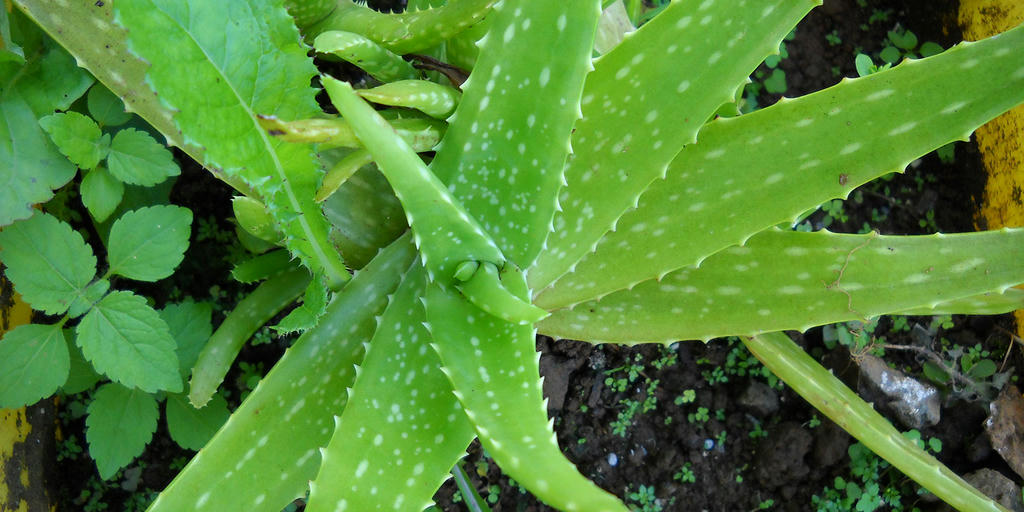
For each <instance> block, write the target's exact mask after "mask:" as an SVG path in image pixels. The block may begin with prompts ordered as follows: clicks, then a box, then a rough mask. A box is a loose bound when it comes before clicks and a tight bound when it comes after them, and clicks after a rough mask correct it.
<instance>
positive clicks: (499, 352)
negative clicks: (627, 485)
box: [425, 275, 628, 512]
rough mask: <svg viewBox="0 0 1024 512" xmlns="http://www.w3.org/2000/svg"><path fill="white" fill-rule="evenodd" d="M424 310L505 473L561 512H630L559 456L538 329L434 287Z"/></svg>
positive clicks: (461, 395)
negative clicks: (542, 371)
mask: <svg viewBox="0 0 1024 512" xmlns="http://www.w3.org/2000/svg"><path fill="white" fill-rule="evenodd" d="M515 277H518V282H515V284H516V285H518V286H517V287H516V290H515V291H516V293H519V294H521V295H522V296H525V295H526V294H527V293H528V292H527V289H526V282H525V278H523V277H522V276H521V275H518V276H515ZM514 281H516V280H515V279H514V278H513V279H509V283H510V284H511V283H513V282H514ZM425 304H426V312H427V321H428V323H429V329H430V333H431V335H432V336H433V338H434V345H433V346H434V348H435V350H437V353H438V354H439V355H440V357H441V362H442V364H443V366H444V372H445V375H447V376H448V378H449V379H451V382H452V387H453V388H454V393H455V396H456V397H457V398H458V399H459V401H460V402H461V403H462V407H463V408H464V409H465V410H466V415H467V416H468V417H469V420H470V422H472V423H473V426H474V427H475V428H476V432H477V436H479V438H480V442H481V443H483V446H484V448H485V449H486V450H487V452H488V453H489V454H490V455H491V457H493V458H494V461H495V462H497V463H498V465H499V466H501V470H502V472H504V473H505V474H506V475H509V476H510V477H511V478H514V479H515V481H516V482H518V483H519V484H521V485H522V486H524V487H526V488H527V489H528V490H529V491H530V492H531V493H533V494H534V495H536V496H537V497H538V498H540V499H541V500H543V501H544V502H545V503H547V504H549V505H551V506H553V507H556V508H559V509H562V510H586V511H622V512H625V511H626V510H628V509H627V508H626V506H625V505H623V504H622V503H620V502H619V500H618V499H617V498H615V497H614V496H612V495H610V494H608V493H607V492H605V491H603V490H601V488H599V487H597V485H595V484H594V483H593V482H591V481H590V480H587V478H586V477H584V476H583V475H581V474H580V473H579V472H578V471H577V470H576V468H575V467H574V466H573V465H572V463H571V462H569V460H568V459H566V458H565V456H564V455H562V452H561V451H560V450H559V448H558V443H557V441H556V438H555V433H554V431H553V430H552V427H551V424H550V423H549V422H548V417H547V410H546V406H545V404H546V401H545V400H544V397H543V394H542V392H541V379H540V373H539V371H540V370H539V366H538V365H539V361H540V355H539V354H538V353H537V351H536V345H535V343H536V330H535V329H534V328H533V327H532V326H528V325H514V324H511V323H508V322H504V321H502V320H501V319H499V318H497V317H495V316H492V315H489V314H487V313H484V312H483V311H482V310H480V309H479V308H477V307H476V306H475V305H473V304H471V303H470V302H468V301H467V300H466V299H465V298H463V297H461V296H460V295H459V293H458V292H456V291H455V290H452V289H444V288H442V287H441V286H439V285H437V284H431V285H430V286H428V288H427V294H426V301H425Z"/></svg>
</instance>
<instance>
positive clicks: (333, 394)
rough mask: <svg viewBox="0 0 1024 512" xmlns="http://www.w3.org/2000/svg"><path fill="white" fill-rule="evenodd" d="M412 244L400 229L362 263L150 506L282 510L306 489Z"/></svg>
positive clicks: (156, 509) (168, 511) (165, 511)
mask: <svg viewBox="0 0 1024 512" xmlns="http://www.w3.org/2000/svg"><path fill="white" fill-rule="evenodd" d="M414 254H415V253H414V250H413V246H412V244H411V243H409V240H408V239H407V238H406V239H401V240H399V241H397V242H396V243H394V244H392V245H391V246H389V247H388V248H387V249H385V250H384V251H383V252H382V253H381V254H380V256H379V257H378V258H377V259H375V260H374V261H373V262H372V263H371V264H369V265H367V267H366V268H365V269H364V270H363V271H361V272H359V273H358V274H357V275H356V277H355V278H353V280H352V282H350V283H349V284H348V285H347V286H346V287H345V288H344V289H343V290H342V291H341V292H340V293H338V294H337V295H336V296H335V298H334V300H333V301H332V302H331V304H330V305H329V306H328V308H327V313H326V314H325V315H324V317H323V318H322V319H321V321H320V323H319V324H317V326H316V327H315V328H313V329H311V330H309V331H306V333H304V334H303V335H302V336H301V337H300V338H299V339H298V340H297V341H296V342H295V344H294V345H293V346H292V347H291V348H290V349H288V351H287V352H285V354H284V356H283V357H282V358H281V360H280V361H278V363H277V364H276V365H275V366H274V368H273V369H271V371H270V373H268V374H267V376H266V377H264V378H263V380H262V381H261V382H260V384H259V385H258V386H257V387H256V389H255V390H253V392H252V393H251V394H250V395H249V397H248V398H246V400H245V402H243V403H242V405H241V406H239V408H238V409H237V410H235V412H234V414H232V416H231V418H230V419H228V421H227V423H226V424H225V425H224V426H223V427H222V428H221V429H220V431H219V432H217V434H216V435H215V436H214V437H213V439H211V440H210V442H209V443H207V444H206V446H205V447H204V448H203V449H202V450H201V451H200V452H199V454H198V455H196V457H195V458H193V459H192V461H191V462H189V464H188V465H187V466H185V469H184V470H182V472H181V473H179V474H178V476H177V477H176V478H175V479H174V481H172V482H171V483H170V485H168V487H167V488H166V489H164V491H163V492H162V493H161V494H160V496H159V497H157V499H156V501H154V502H153V505H152V506H150V508H149V512H179V511H182V510H193V511H196V512H201V511H207V510H210V511H223V510H246V511H251V512H279V511H280V510H281V509H283V508H284V507H285V506H286V505H288V503H290V502H291V501H292V500H294V499H295V498H297V497H300V496H302V495H303V494H304V493H305V491H306V489H307V485H308V482H309V481H310V480H312V479H313V477H314V476H315V475H316V472H317V468H318V467H319V466H320V457H319V454H318V453H317V448H318V447H321V446H324V445H326V444H327V442H328V441H329V440H330V434H331V430H332V425H331V419H332V417H333V416H334V415H337V414H339V413H341V411H342V410H343V408H344V406H345V402H346V395H345V389H346V388H347V387H349V386H351V385H352V382H353V380H354V379H355V372H354V365H355V364H356V363H357V362H358V361H359V359H360V358H361V356H362V345H363V343H365V342H366V341H368V340H369V339H370V336H371V335H372V334H373V332H374V330H375V329H376V322H375V318H376V316H377V315H378V314H379V313H380V312H381V311H382V310H383V309H384V306H385V305H386V304H387V298H386V296H387V294H389V293H391V292H392V290H394V289H395V287H396V286H398V281H399V279H400V276H401V272H402V270H403V269H405V268H408V266H409V264H410V262H411V261H412V259H413V257H414Z"/></svg>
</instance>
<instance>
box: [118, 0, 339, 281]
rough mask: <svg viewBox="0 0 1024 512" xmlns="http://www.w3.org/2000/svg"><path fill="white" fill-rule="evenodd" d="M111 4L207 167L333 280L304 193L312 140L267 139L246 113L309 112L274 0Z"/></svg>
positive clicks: (296, 48)
mask: <svg viewBox="0 0 1024 512" xmlns="http://www.w3.org/2000/svg"><path fill="white" fill-rule="evenodd" d="M116 10H117V18H118V21H119V23H120V24H121V25H123V26H125V27H128V28H129V36H130V45H131V48H132V51H133V52H135V53H136V54H138V55H139V56H140V57H142V58H144V59H146V60H147V61H149V62H150V64H151V66H150V67H149V69H148V71H147V74H146V80H147V82H148V83H149V84H150V85H151V86H152V87H153V89H154V90H155V91H156V93H157V94H158V95H159V96H160V98H161V100H162V101H164V102H165V103H166V104H167V105H169V106H171V107H173V108H175V109H177V110H178V112H177V114H176V115H175V116H174V121H175V124H176V125H177V126H178V128H179V129H180V130H181V131H182V133H184V134H185V136H186V137H187V138H188V139H189V140H192V141H195V143H196V144H198V145H201V146H203V147H204V148H205V151H206V154H205V163H206V165H207V167H214V168H219V169H223V171H224V172H225V173H226V174H227V175H229V176H237V177H238V178H239V179H240V180H242V181H243V182H245V183H247V184H249V185H250V186H252V187H253V188H254V189H256V191H257V193H258V195H259V197H258V199H260V200H261V201H262V202H263V203H264V204H266V205H267V206H268V208H269V210H270V212H271V214H272V215H274V216H275V218H276V219H277V221H278V222H279V223H280V224H281V231H282V232H283V233H284V234H285V240H284V242H285V245H286V247H288V248H289V249H290V250H291V251H292V253H293V254H294V255H295V256H297V257H299V258H300V259H301V260H302V261H303V264H305V265H306V266H307V267H309V268H311V269H312V270H313V272H314V273H317V274H324V275H326V276H327V279H328V281H329V285H330V287H331V288H332V289H337V288H338V287H340V286H341V284H342V283H344V282H345V281H347V280H348V279H349V274H348V270H347V269H346V268H345V265H344V263H343V262H342V260H341V258H340V256H339V255H338V253H337V251H336V250H335V249H334V247H333V246H332V244H331V243H330V240H329V239H328V236H327V235H328V224H327V220H326V219H325V218H324V216H323V213H322V212H321V211H320V208H319V206H318V205H317V204H316V203H315V202H314V201H313V197H314V195H315V194H316V188H317V185H318V184H319V180H320V172H319V169H318V165H317V162H316V159H315V156H314V154H313V151H312V147H311V146H309V145H307V144H288V143H283V142H280V141H276V140H274V139H273V138H272V137H270V135H269V134H268V133H267V132H266V131H264V130H263V129H262V128H260V125H259V122H258V121H257V117H256V115H257V114H261V115H268V116H276V117H278V118H281V119H297V118H299V119H302V118H310V117H314V116H316V115H317V114H318V113H319V108H318V107H317V105H316V101H315V100H314V94H313V89H312V88H311V87H310V85H309V84H310V79H311V78H312V77H313V75H314V73H315V71H316V70H315V68H314V67H313V63H312V60H311V59H310V58H309V57H308V56H307V55H306V47H305V46H304V45H303V44H302V43H301V41H300V40H299V35H298V32H297V31H296V29H295V25H294V24H293V22H292V19H291V17H289V16H288V14H287V12H285V10H284V9H283V8H282V4H281V0H272V1H263V0H243V1H235V2H208V1H205V0H190V1H180V0H124V1H119V2H117V3H116ZM183 76H188V77H190V80H187V81H183V80H181V78H182V77H183ZM194 83H202V84H204V86H203V94H196V91H195V88H194V86H193V84H194ZM211 106H214V108H215V109H216V113H217V115H215V116H211V115H210V108H211Z"/></svg>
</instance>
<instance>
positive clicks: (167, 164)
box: [107, 128, 181, 187]
mask: <svg viewBox="0 0 1024 512" xmlns="http://www.w3.org/2000/svg"><path fill="white" fill-rule="evenodd" d="M107 168H108V169H109V170H110V174H112V175H113V176H114V177H115V178H117V179H119V180H121V181H123V182H125V183H129V184H132V185H140V186H143V187H151V186H153V185H156V184H157V183H160V182H162V181H164V180H166V179H167V178H170V177H171V176H177V175H179V174H181V169H179V168H178V164H177V163H175V162H174V156H172V155H171V152H170V151H168V150H167V148H166V147H164V145H163V144H160V143H159V142H157V141H156V140H155V139H154V138H153V137H150V135H149V134H148V133H146V132H143V131H139V130H136V129H135V128H125V129H123V130H121V131H119V132H117V134H116V135H114V140H113V141H111V142H110V154H109V155H108V156H107Z"/></svg>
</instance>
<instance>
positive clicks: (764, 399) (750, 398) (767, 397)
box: [737, 380, 779, 418]
mask: <svg viewBox="0 0 1024 512" xmlns="http://www.w3.org/2000/svg"><path fill="white" fill-rule="evenodd" d="M737 402H738V403H739V404H740V407H743V408H744V409H745V410H747V411H748V412H750V413H751V414H753V415H754V416H757V417H759V418H767V417H768V416H771V415H772V414H775V412H776V411H778V410H779V396H778V394H776V393H775V390H774V389H772V388H771V387H770V386H768V385H767V384H765V383H763V382H758V381H756V380H754V381H751V382H750V384H749V385H748V386H747V389H744V390H743V393H742V394H741V395H740V396H739V398H738V399H737Z"/></svg>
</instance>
